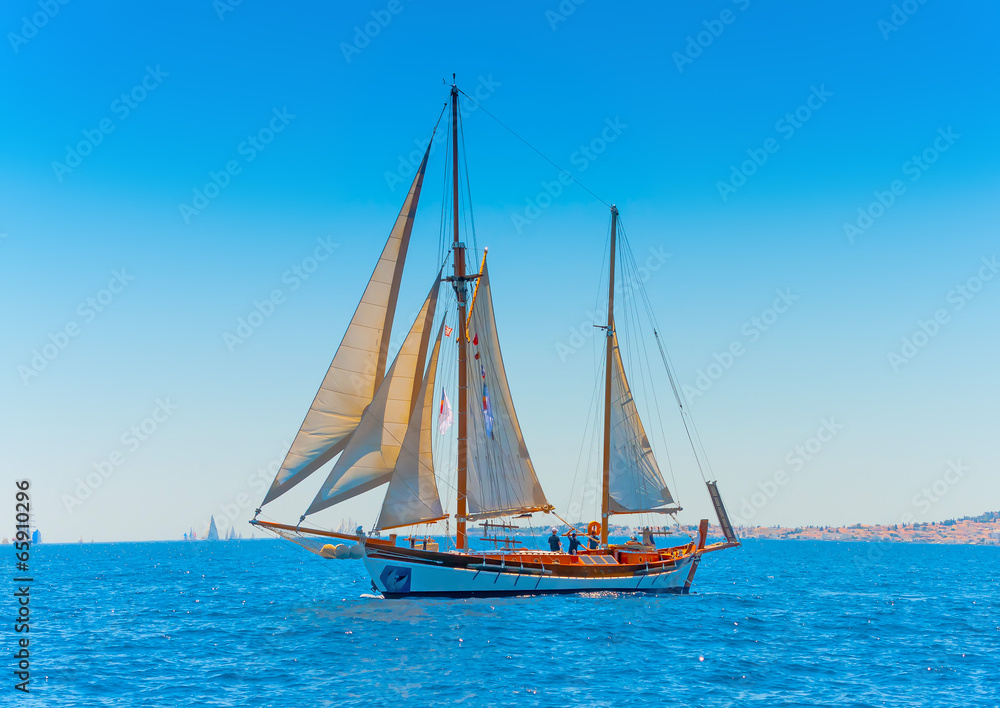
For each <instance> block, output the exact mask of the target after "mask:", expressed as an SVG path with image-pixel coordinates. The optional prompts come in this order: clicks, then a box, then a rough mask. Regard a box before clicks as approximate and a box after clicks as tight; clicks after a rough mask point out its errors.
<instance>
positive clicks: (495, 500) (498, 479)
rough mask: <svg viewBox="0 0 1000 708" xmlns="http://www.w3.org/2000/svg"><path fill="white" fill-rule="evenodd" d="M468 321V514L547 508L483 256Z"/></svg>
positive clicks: (547, 504) (521, 511)
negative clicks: (517, 409) (523, 425)
mask: <svg viewBox="0 0 1000 708" xmlns="http://www.w3.org/2000/svg"><path fill="white" fill-rule="evenodd" d="M467 326H468V330H467V331H468V335H467V336H468V337H469V339H470V343H471V345H472V346H471V347H470V350H469V352H470V355H469V357H468V359H467V371H468V381H469V388H468V391H467V395H468V401H469V441H468V445H469V458H468V462H469V470H468V490H467V493H468V514H469V517H470V518H473V517H475V518H490V517H494V516H503V515H507V514H519V513H525V512H531V511H548V510H550V509H552V506H551V505H550V504H549V503H548V501H547V500H546V498H545V493H544V492H543V491H542V486H541V485H540V484H539V483H538V477H537V476H536V475H535V468H534V466H533V465H532V464H531V457H530V456H529V455H528V448H527V447H526V446H525V444H524V436H523V435H522V434H521V426H520V425H519V424H518V422H517V414H516V413H515V412H514V401H513V399H512V398H511V394H510V387H509V386H508V384H507V373H506V372H505V371H504V366H503V357H502V356H501V354H500V340H499V338H498V336H497V326H496V319H495V317H494V313H493V296H492V293H491V290H490V277H489V273H488V272H487V270H486V259H485V257H484V258H483V267H482V272H481V275H480V277H479V282H478V283H477V285H476V292H475V305H474V306H473V308H472V312H471V313H470V315H469V321H468V325H467ZM459 393H460V395H461V392H459Z"/></svg>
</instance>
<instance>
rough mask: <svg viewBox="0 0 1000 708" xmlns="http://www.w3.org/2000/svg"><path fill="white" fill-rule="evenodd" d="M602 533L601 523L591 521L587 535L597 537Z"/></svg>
mask: <svg viewBox="0 0 1000 708" xmlns="http://www.w3.org/2000/svg"><path fill="white" fill-rule="evenodd" d="M600 532H601V523H600V522H599V521H591V522H590V523H589V524H587V535H588V536H596V535H598V534H599V533H600Z"/></svg>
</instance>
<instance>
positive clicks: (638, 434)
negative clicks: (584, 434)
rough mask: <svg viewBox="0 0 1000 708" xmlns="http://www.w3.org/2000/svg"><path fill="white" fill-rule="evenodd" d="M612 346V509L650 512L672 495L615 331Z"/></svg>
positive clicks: (609, 487) (671, 499)
mask: <svg viewBox="0 0 1000 708" xmlns="http://www.w3.org/2000/svg"><path fill="white" fill-rule="evenodd" d="M611 346H612V349H613V351H612V370H611V469H610V475H609V485H608V492H609V493H610V496H611V511H613V512H618V513H622V512H630V511H651V510H654V509H657V508H658V507H662V506H665V505H667V504H671V503H673V501H674V498H673V496H671V494H670V490H669V489H667V485H666V483H665V482H664V481H663V475H662V474H661V473H660V467H659V465H657V464H656V458H655V457H654V456H653V450H652V448H651V447H650V446H649V439H648V438H647V437H646V431H645V430H644V429H643V427H642V421H641V420H640V419H639V411H638V410H637V409H636V407H635V401H634V400H633V399H632V390H631V389H630V388H629V385H628V379H626V378H625V367H624V365H623V364H622V357H621V352H620V351H619V348H618V335H617V334H614V333H613V334H612V341H611Z"/></svg>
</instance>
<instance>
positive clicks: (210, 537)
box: [205, 514, 219, 541]
mask: <svg viewBox="0 0 1000 708" xmlns="http://www.w3.org/2000/svg"><path fill="white" fill-rule="evenodd" d="M205 540H206V541H218V540H219V529H218V528H217V527H216V526H215V515H214V514H213V515H212V518H211V520H209V522H208V532H207V533H206V534H205Z"/></svg>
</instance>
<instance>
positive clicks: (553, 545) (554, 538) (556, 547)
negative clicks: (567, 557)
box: [549, 526, 562, 553]
mask: <svg viewBox="0 0 1000 708" xmlns="http://www.w3.org/2000/svg"><path fill="white" fill-rule="evenodd" d="M549 550H550V551H553V552H555V553H558V552H559V551H561V550H562V541H560V540H559V531H558V530H557V529H556V527H555V526H553V527H552V535H551V536H549Z"/></svg>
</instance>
